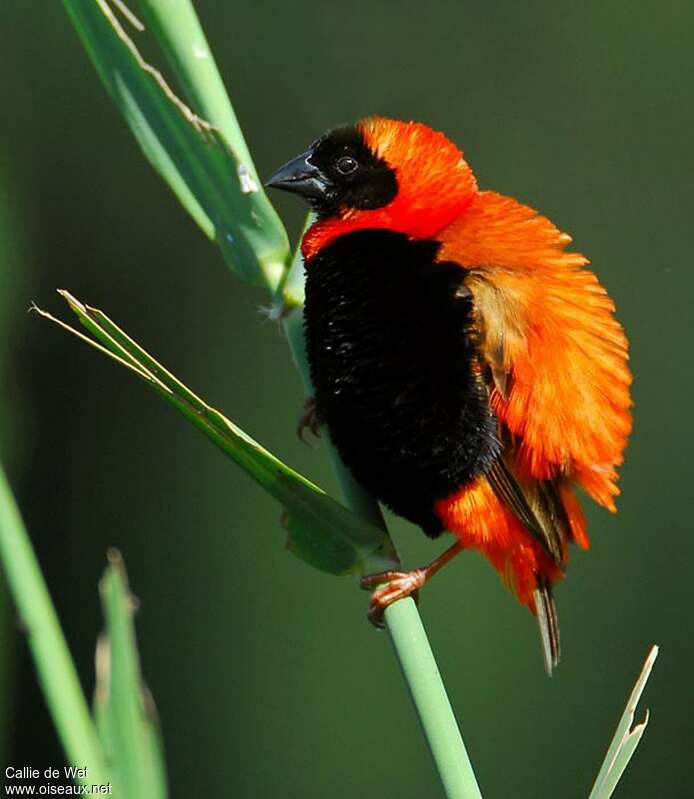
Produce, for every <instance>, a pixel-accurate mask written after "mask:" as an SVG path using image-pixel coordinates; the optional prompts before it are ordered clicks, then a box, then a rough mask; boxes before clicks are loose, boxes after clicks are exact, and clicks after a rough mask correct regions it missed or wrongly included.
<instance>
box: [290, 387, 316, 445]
mask: <svg viewBox="0 0 694 799" xmlns="http://www.w3.org/2000/svg"><path fill="white" fill-rule="evenodd" d="M306 428H308V429H309V430H310V431H311V433H312V434H313V435H314V436H315V437H316V438H320V419H319V418H318V413H317V412H316V398H315V397H314V396H313V395H311V396H310V397H306V402H304V407H303V410H302V412H301V416H299V422H298V424H297V426H296V434H297V436H299V439H300V440H301V441H303V443H304V444H307V443H308V442H307V441H306V439H305V438H304V432H305V430H306Z"/></svg>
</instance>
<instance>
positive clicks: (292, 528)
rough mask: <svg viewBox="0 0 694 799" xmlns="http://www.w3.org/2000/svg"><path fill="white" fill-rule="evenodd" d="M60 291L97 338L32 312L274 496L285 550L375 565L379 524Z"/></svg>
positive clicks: (331, 561)
mask: <svg viewBox="0 0 694 799" xmlns="http://www.w3.org/2000/svg"><path fill="white" fill-rule="evenodd" d="M61 294H62V296H63V297H64V298H65V299H66V301H67V302H68V304H69V306H70V308H71V309H72V311H73V312H74V313H75V314H76V315H77V317H78V319H79V320H80V322H81V323H82V324H83V325H84V327H86V328H87V330H88V331H89V332H90V333H92V335H93V336H94V337H95V338H96V339H98V343H97V342H96V341H94V340H93V339H91V338H89V337H88V336H85V335H83V334H81V333H79V331H76V330H74V329H73V328H71V327H69V326H68V325H66V324H65V323H64V322H61V321H60V320H58V319H56V318H55V317H52V316H51V315H50V314H47V313H46V312H45V311H40V310H39V309H36V310H37V311H39V313H41V314H42V315H43V316H44V317H47V318H49V319H51V321H53V322H56V323H57V324H59V325H61V326H62V327H63V328H65V329H67V330H69V331H70V332H72V333H74V334H76V335H78V336H79V337H80V338H82V339H83V340H85V341H86V342H87V343H89V344H91V345H92V346H95V347H97V348H98V349H100V350H101V351H102V352H103V353H105V354H107V355H109V356H110V357H112V358H113V359H114V360H116V361H117V362H118V363H120V364H121V365H122V366H125V367H126V368H128V369H129V370H131V371H134V372H135V373H136V374H137V375H138V376H139V377H141V378H142V379H143V380H144V381H145V382H146V383H147V384H148V385H149V386H150V387H151V388H153V389H154V390H155V391H156V392H157V393H158V394H159V395H160V396H162V397H164V399H166V400H167V401H168V402H169V403H171V404H172V405H173V406H174V407H175V408H176V409H177V410H178V411H179V412H180V413H182V414H183V415H184V416H185V417H186V418H187V419H188V420H189V421H190V422H192V423H193V424H194V425H195V426H196V427H197V428H198V429H199V430H201V431H202V432H203V433H204V434H205V435H206V436H207V437H208V438H210V439H211V440H212V441H213V442H214V443H215V444H217V446H218V447H219V448H220V449H221V450H222V451H223V452H224V453H225V454H226V455H228V456H229V457H230V458H232V460H234V462H235V463H237V464H238V465H239V466H241V468H242V469H244V471H246V472H247V473H248V474H249V475H250V476H251V477H253V478H254V479H255V480H256V481H257V482H258V483H259V484H260V485H261V486H263V488H264V489H265V490H266V491H267V492H268V493H269V494H270V495H271V496H273V497H274V498H275V499H276V500H278V501H279V502H280V503H281V504H282V505H283V506H284V508H285V509H286V511H287V514H286V519H285V521H286V526H287V528H288V530H289V533H290V544H289V549H290V550H291V551H292V552H293V553H294V554H296V555H297V557H299V558H301V559H302V560H304V561H306V562H308V563H310V564H311V565H312V566H315V567H316V568H318V569H321V570H322V571H327V572H330V573H332V574H347V573H363V572H364V569H365V564H366V563H367V562H368V563H369V564H370V565H371V564H372V563H373V562H374V559H375V558H376V557H377V553H379V552H380V551H382V549H383V546H384V532H383V530H382V529H380V528H379V527H377V526H376V525H374V524H372V523H370V522H369V521H366V520H364V519H360V518H359V517H357V516H355V515H354V514H353V513H351V512H350V511H348V510H347V509H346V508H345V507H344V506H343V505H340V503H339V502H336V501H335V500H334V499H332V498H331V497H329V496H328V495H327V494H326V493H325V492H324V491H322V490H321V489H320V488H318V486H316V485H315V484H313V483H312V482H311V481H309V480H307V479H306V478H305V477H303V476H302V475H300V474H298V473H297V472H295V471H294V470H293V469H291V468H290V467H289V466H287V465H286V464H284V463H282V461H280V460H279V459H278V458H276V457H275V456H274V455H272V454H271V453H270V452H268V450H266V449H265V448H264V447H262V446H261V445H260V444H258V443H257V442H256V441H254V440H253V439H252V438H251V437H250V436H248V435H247V434H246V433H245V432H244V431H243V430H241V429H240V428H239V427H238V426H237V425H235V424H234V423H233V422H231V421H230V420H229V419H227V418H226V417H225V416H224V415H223V414H222V413H220V412H219V411H218V410H216V409H215V408H213V407H212V406H210V405H208V404H207V403H206V402H205V401H204V400H202V399H201V398H200V397H198V396H197V395H196V394H195V393H193V392H192V391H191V390H190V389H189V388H188V387H187V386H185V385H184V384H183V383H182V382H181V381H180V380H178V378H176V377H175V376H174V375H173V374H171V373H170V372H169V371H167V370H166V369H165V368H164V367H163V366H162V365H161V364H160V363H158V362H157V361H156V360H155V359H154V358H153V357H152V356H151V355H149V353H147V352H146V351H145V350H144V349H143V348H142V347H141V346H140V345H139V344H138V343H137V342H135V341H134V340H133V339H132V338H130V336H128V335H127V334H126V333H125V332H124V331H123V330H122V329H121V328H119V327H118V326H117V325H116V324H115V323H114V322H113V321H112V320H111V319H109V318H108V317H107V316H106V315H105V314H104V313H103V312H101V311H99V310H97V309H96V308H91V307H89V306H86V305H83V304H82V303H81V302H79V300H77V299H75V298H74V297H73V296H72V295H70V294H69V293H68V292H65V291H63V292H61ZM381 565H382V566H383V568H387V567H389V566H392V565H393V563H392V561H391V560H389V559H388V558H387V557H384V558H383V559H382V564H381Z"/></svg>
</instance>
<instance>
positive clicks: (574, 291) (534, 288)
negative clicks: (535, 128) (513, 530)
mask: <svg viewBox="0 0 694 799" xmlns="http://www.w3.org/2000/svg"><path fill="white" fill-rule="evenodd" d="M437 238H439V239H440V240H441V241H442V247H441V250H440V253H439V259H440V260H452V261H456V262H457V263H460V264H461V266H463V267H465V268H466V269H468V270H470V277H469V278H468V285H469V287H470V289H471V290H472V293H473V296H474V299H475V309H476V315H477V316H476V325H477V326H478V327H479V328H480V332H481V333H482V335H483V338H484V344H483V345H482V347H483V352H484V351H485V350H486V351H488V359H489V360H490V361H491V362H492V364H493V365H494V366H496V367H497V368H499V369H501V370H503V371H505V373H507V374H508V390H507V391H506V394H505V396H502V392H499V391H497V392H494V394H493V404H494V409H495V411H496V413H497V415H498V416H499V419H500V420H501V421H502V422H503V423H504V424H505V425H506V426H507V427H508V429H509V430H510V431H511V433H512V434H513V436H514V437H515V438H516V440H517V441H518V443H519V445H520V446H519V450H518V461H519V466H520V468H521V469H522V470H523V472H525V473H526V474H528V475H529V476H532V477H535V478H538V479H548V478H554V477H558V476H564V477H569V478H573V479H574V480H576V481H577V482H578V483H580V484H581V485H583V487H584V488H585V489H586V491H588V493H589V494H591V496H593V498H594V499H595V500H596V501H597V502H599V503H600V504H601V505H604V506H605V507H607V508H609V509H610V510H614V509H615V507H614V501H613V496H614V495H616V494H617V493H618V489H617V486H616V480H617V474H616V471H615V467H616V466H617V465H619V464H620V463H621V462H622V453H623V450H624V447H625V446H626V441H627V437H628V435H629V432H630V430H631V415H630V412H629V408H630V405H631V400H630V396H629V385H630V383H631V374H630V372H629V370H628V368H627V341H626V338H625V336H624V333H623V331H622V328H621V327H620V325H619V323H618V322H617V321H616V320H615V318H614V316H613V311H614V304H613V302H612V300H611V299H610V298H609V297H608V296H607V293H606V291H605V289H604V288H603V287H602V286H601V285H600V284H599V283H598V280H597V278H596V277H595V275H594V274H593V273H592V272H590V271H588V270H586V269H584V268H583V266H584V265H585V264H586V263H587V259H586V258H584V257H583V256H582V255H580V254H578V253H570V252H565V251H564V247H565V246H566V245H567V244H568V243H569V242H570V241H571V238H570V237H569V236H568V235H566V234H565V233H561V232H560V231H559V230H557V228H556V227H555V226H554V225H553V224H552V223H551V222H550V221H549V220H548V219H546V218H545V217H542V216H540V215H538V214H537V212H536V211H534V210H533V209H531V208H528V207H527V206H524V205H521V204H520V203H518V202H516V200H513V199H511V198H510V197H503V196H502V195H500V194H495V193H494V192H480V193H478V195H477V196H476V198H475V200H474V201H473V203H472V204H471V205H470V206H469V207H468V208H467V209H466V211H465V212H464V213H463V214H462V215H461V216H460V217H458V219H457V220H456V221H455V222H453V223H452V224H451V225H449V226H447V227H446V228H445V229H444V230H443V231H442V232H441V233H440V234H439V236H438V237H437Z"/></svg>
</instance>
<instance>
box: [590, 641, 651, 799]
mask: <svg viewBox="0 0 694 799" xmlns="http://www.w3.org/2000/svg"><path fill="white" fill-rule="evenodd" d="M657 657H658V647H657V646H654V647H652V648H651V651H650V652H649V653H648V657H647V658H646V662H645V663H644V665H643V669H642V670H641V674H640V675H639V678H638V679H637V680H636V685H634V689H633V690H632V692H631V695H630V696H629V699H628V701H627V705H626V708H625V709H624V713H622V717H621V718H620V720H619V724H618V725H617V729H616V730H615V734H614V737H613V738H612V742H611V743H610V747H609V749H608V750H607V754H606V755H605V760H604V761H603V764H602V766H601V768H600V771H599V772H598V776H597V777H596V779H595V784H594V785H593V790H592V791H591V792H590V796H589V797H588V799H609V798H610V797H611V796H612V794H613V792H614V790H615V788H616V787H617V783H618V782H619V780H620V779H621V776H622V774H623V773H624V770H625V769H626V767H627V766H628V765H629V761H630V760H631V757H632V755H633V754H634V752H635V751H636V747H637V746H638V745H639V741H640V740H641V736H642V735H643V733H644V730H645V729H646V726H647V725H648V718H649V714H648V710H646V715H645V717H644V720H643V721H642V722H640V723H639V724H636V725H635V726H633V727H632V725H633V724H634V714H635V713H636V706H637V704H638V702H639V699H640V698H641V694H642V693H643V689H644V688H645V687H646V683H647V682H648V678H649V677H650V676H651V670H652V669H653V664H654V663H655V659H656V658H657Z"/></svg>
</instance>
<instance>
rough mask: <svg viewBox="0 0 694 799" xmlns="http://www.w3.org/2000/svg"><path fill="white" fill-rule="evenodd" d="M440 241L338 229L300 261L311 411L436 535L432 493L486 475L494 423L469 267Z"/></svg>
mask: <svg viewBox="0 0 694 799" xmlns="http://www.w3.org/2000/svg"><path fill="white" fill-rule="evenodd" d="M438 246H439V245H438V244H437V243H436V242H433V241H413V240H410V239H408V238H407V237H406V236H404V235H402V234H399V233H392V232H389V231H385V230H362V231H357V232H354V233H349V234H347V235H344V236H341V237H339V238H338V239H336V240H335V241H334V242H332V243H331V244H329V245H328V246H327V247H325V248H324V249H323V250H322V251H321V252H320V253H318V254H317V255H316V256H314V257H313V258H311V259H310V260H309V261H308V262H307V264H306V275H307V277H306V316H305V319H306V322H305V324H306V343H307V351H308V357H309V361H310V365H311V374H312V378H313V383H314V387H315V396H316V409H317V412H318V415H319V418H320V419H321V421H322V422H324V423H325V424H326V426H327V428H328V431H329V433H330V437H331V439H332V440H333V442H334V444H335V446H336V447H337V450H338V452H339V453H340V456H341V457H342V459H343V461H344V462H345V463H346V464H347V466H349V468H350V469H351V470H352V472H353V474H354V476H355V477H356V479H357V480H358V481H359V482H360V483H361V484H362V485H363V486H364V487H365V488H366V489H367V490H368V491H369V492H370V493H372V494H373V495H374V496H376V497H378V499H380V500H381V501H382V502H383V503H385V505H387V506H388V507H390V508H391V510H393V511H394V512H395V513H397V514H399V515H401V516H404V517H405V518H406V519H409V520H410V521H412V522H414V523H415V524H418V525H419V526H421V527H422V529H423V530H424V531H425V532H426V533H427V534H428V535H431V536H435V535H438V534H439V533H440V532H441V531H442V525H441V523H440V521H439V519H438V518H437V517H436V516H435V514H434V511H433V506H434V502H435V500H437V499H439V498H443V497H445V496H448V495H449V494H451V493H452V492H454V491H455V490H456V489H458V488H460V487H461V486H463V485H464V484H465V483H468V482H469V481H470V480H472V479H473V478H475V477H476V476H478V475H479V474H481V473H483V472H484V471H486V470H487V469H488V468H489V466H490V465H491V462H492V461H493V460H494V458H495V457H496V455H497V454H498V452H499V449H500V447H499V442H498V440H497V434H496V431H497V423H496V420H495V418H494V416H493V414H492V412H491V411H490V409H489V403H488V398H487V393H486V390H485V388H484V385H483V384H482V383H481V381H480V379H479V376H478V374H477V372H476V371H475V370H473V368H472V365H473V362H474V359H475V349H474V346H473V344H472V342H471V341H470V338H469V335H468V328H469V324H470V314H471V311H472V300H471V298H470V296H469V294H468V293H467V292H466V291H465V289H464V287H463V279H464V277H465V272H464V270H463V269H461V268H460V267H459V266H457V265H456V264H453V263H435V257H436V252H437V250H438Z"/></svg>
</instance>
